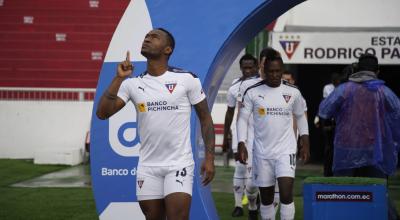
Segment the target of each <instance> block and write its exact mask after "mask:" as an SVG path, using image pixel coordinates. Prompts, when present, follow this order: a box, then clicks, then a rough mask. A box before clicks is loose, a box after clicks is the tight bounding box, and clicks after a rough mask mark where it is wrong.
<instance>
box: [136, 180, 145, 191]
mask: <svg viewBox="0 0 400 220" xmlns="http://www.w3.org/2000/svg"><path fill="white" fill-rule="evenodd" d="M143 183H144V180H138V181H137V184H138V186H139V188H140V189H141V188H142V186H143Z"/></svg>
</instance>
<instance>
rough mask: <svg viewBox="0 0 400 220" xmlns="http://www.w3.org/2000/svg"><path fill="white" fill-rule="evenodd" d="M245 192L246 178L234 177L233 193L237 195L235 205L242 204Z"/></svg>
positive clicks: (239, 205)
mask: <svg viewBox="0 0 400 220" xmlns="http://www.w3.org/2000/svg"><path fill="white" fill-rule="evenodd" d="M243 192H244V179H237V178H233V195H234V196H235V207H243V206H242V198H243Z"/></svg>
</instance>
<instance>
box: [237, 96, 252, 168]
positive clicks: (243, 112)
mask: <svg viewBox="0 0 400 220" xmlns="http://www.w3.org/2000/svg"><path fill="white" fill-rule="evenodd" d="M249 96H250V94H247V95H245V96H244V97H243V102H242V104H241V105H240V106H239V112H238V119H237V123H236V130H237V137H238V154H239V155H238V156H239V162H240V163H243V164H246V161H247V157H248V154H247V148H246V144H245V143H246V139H247V126H248V121H249V118H250V115H251V112H252V110H253V103H252V101H251V100H250V97H249Z"/></svg>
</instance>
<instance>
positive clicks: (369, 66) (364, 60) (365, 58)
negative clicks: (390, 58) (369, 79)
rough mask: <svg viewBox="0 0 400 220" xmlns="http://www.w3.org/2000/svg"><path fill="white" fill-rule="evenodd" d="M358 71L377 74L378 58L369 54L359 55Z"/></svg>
mask: <svg viewBox="0 0 400 220" xmlns="http://www.w3.org/2000/svg"><path fill="white" fill-rule="evenodd" d="M357 66H358V71H363V70H366V71H372V72H377V71H378V69H379V65H378V58H376V56H375V55H373V54H370V53H364V54H361V56H360V58H359V59H358V65H357Z"/></svg>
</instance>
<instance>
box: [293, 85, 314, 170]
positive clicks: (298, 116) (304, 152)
mask: <svg viewBox="0 0 400 220" xmlns="http://www.w3.org/2000/svg"><path fill="white" fill-rule="evenodd" d="M306 112H307V108H306V107H305V106H304V101H303V97H302V96H301V94H300V93H299V95H298V96H297V97H296V99H295V100H294V106H293V115H294V116H295V120H296V124H297V129H298V131H299V136H300V142H301V148H300V149H299V151H300V155H299V156H300V160H302V161H303V163H306V162H308V160H309V159H310V139H309V132H308V121H307V113H306Z"/></svg>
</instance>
